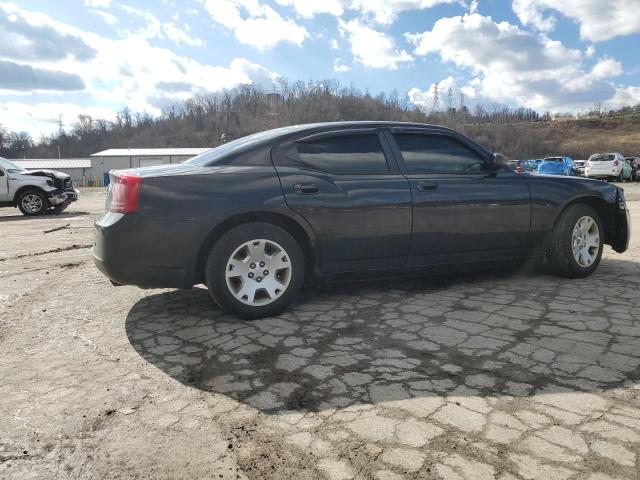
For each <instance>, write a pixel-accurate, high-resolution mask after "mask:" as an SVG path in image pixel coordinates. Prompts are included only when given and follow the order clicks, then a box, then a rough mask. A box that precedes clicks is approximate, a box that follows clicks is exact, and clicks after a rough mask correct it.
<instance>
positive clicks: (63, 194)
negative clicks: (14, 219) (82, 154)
mask: <svg viewBox="0 0 640 480" xmlns="http://www.w3.org/2000/svg"><path fill="white" fill-rule="evenodd" d="M78 196H79V193H78V191H77V190H76V189H74V188H73V185H72V184H71V177H70V176H69V175H67V174H66V173H62V172H56V171H54V170H30V171H29V170H25V169H24V168H21V167H19V166H18V165H16V164H15V163H13V162H10V161H9V160H7V159H6V158H2V157H0V207H18V208H19V209H20V211H21V212H22V213H23V214H24V215H29V216H33V215H42V214H44V213H60V212H62V211H63V210H64V209H65V208H67V206H68V205H69V204H70V203H71V202H75V201H76V200H77V199H78Z"/></svg>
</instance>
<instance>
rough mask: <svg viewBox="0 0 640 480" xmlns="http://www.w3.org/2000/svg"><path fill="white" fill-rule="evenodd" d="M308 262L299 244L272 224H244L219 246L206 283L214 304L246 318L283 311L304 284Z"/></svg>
mask: <svg viewBox="0 0 640 480" xmlns="http://www.w3.org/2000/svg"><path fill="white" fill-rule="evenodd" d="M304 276H305V261H304V255H303V252H302V249H301V248H300V245H299V244H298V242H297V241H296V240H295V238H293V237H292V236H291V235H290V234H289V233H288V232H287V231H285V230H284V229H282V228H280V227H278V226H276V225H272V224H269V223H261V222H255V223H246V224H243V225H239V226H237V227H235V228H233V229H231V230H229V231H228V232H226V233H225V234H224V235H222V236H221V237H220V238H219V239H218V241H217V242H216V243H215V244H214V246H213V247H212V249H211V252H210V253H209V257H208V259H207V264H206V270H205V279H206V284H207V287H208V289H209V292H210V293H211V296H212V297H213V299H214V300H215V302H216V303H217V304H218V305H219V306H220V307H221V308H222V309H223V310H225V311H227V312H229V313H232V314H234V315H237V316H238V317H241V318H244V319H256V318H266V317H272V316H274V315H278V314H280V313H281V312H283V311H284V310H285V309H286V308H287V307H288V306H289V305H290V304H291V302H292V301H293V299H294V298H295V297H296V296H297V295H298V293H299V292H300V289H301V288H302V285H303V283H304Z"/></svg>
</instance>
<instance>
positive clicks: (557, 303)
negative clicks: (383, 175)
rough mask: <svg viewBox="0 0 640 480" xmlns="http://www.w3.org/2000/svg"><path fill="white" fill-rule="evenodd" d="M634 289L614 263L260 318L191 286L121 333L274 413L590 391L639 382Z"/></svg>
mask: <svg viewBox="0 0 640 480" xmlns="http://www.w3.org/2000/svg"><path fill="white" fill-rule="evenodd" d="M639 287H640V272H639V271H638V264H637V263H634V262H629V261H619V260H610V259H606V260H603V262H602V264H601V266H600V268H599V270H598V272H596V274H594V275H592V276H591V277H589V278H587V279H577V280H567V279H559V278H555V277H551V276H546V275H544V274H539V273H522V272H518V271H513V270H511V271H501V272H497V273H474V274H464V275H458V276H449V277H442V276H440V277H433V278H410V279H404V280H391V281H390V280H385V281H370V282H365V283H362V282H359V283H336V284H331V285H330V286H328V287H326V288H323V289H322V290H320V289H317V288H313V289H307V290H306V291H304V292H303V294H302V295H301V297H300V299H299V300H298V301H297V302H296V303H295V304H294V305H293V306H292V308H291V309H290V310H289V311H288V312H287V313H285V314H283V315H281V316H279V317H277V318H270V319H263V320H255V321H243V320H238V319H236V318H234V317H232V316H229V315H227V314H225V313H223V312H222V311H220V310H219V309H218V308H217V307H216V306H214V304H213V302H212V301H211V299H210V297H209V295H208V292H207V291H206V290H205V289H203V288H195V289H193V290H188V291H171V292H166V293H160V294H155V295H150V296H148V297H145V298H143V299H142V300H140V301H139V302H138V303H137V304H136V305H134V306H133V308H132V309H131V311H130V312H129V314H128V316H127V319H126V331H127V335H128V338H129V341H130V342H131V345H132V346H133V347H134V348H135V349H136V351H137V352H138V353H139V354H140V355H141V356H142V357H143V358H144V359H145V360H146V361H148V362H150V363H151V364H153V365H155V366H156V367H157V368H159V369H160V370H162V371H163V372H165V373H166V374H167V375H169V376H171V377H172V378H174V379H176V380H178V381H180V382H182V383H183V384H185V385H189V386H192V387H196V388H199V389H201V390H204V391H208V392H215V393H219V394H223V395H226V396H229V397H231V398H234V399H236V400H238V401H240V402H244V403H246V404H248V405H252V406H253V407H255V408H258V409H260V410H262V411H264V412H266V413H277V412H279V411H284V410H303V411H320V410H325V409H333V408H341V407H346V406H354V405H359V404H370V403H375V404H377V403H381V402H394V401H397V400H407V399H424V398H426V397H436V396H459V397H464V396H477V395H481V396H503V395H510V396H530V395H534V394H536V395H539V394H545V393H555V392H561V393H564V392H572V391H576V392H585V391H596V390H601V389H610V388H616V387H620V386H625V385H635V384H636V383H637V382H638V380H639V379H640V368H639V367H640V322H639V320H640V315H639V314H638V313H634V312H638V307H639V306H640V300H639V299H638V295H637V293H636V292H637V291H638V288H639ZM634 309H635V311H634Z"/></svg>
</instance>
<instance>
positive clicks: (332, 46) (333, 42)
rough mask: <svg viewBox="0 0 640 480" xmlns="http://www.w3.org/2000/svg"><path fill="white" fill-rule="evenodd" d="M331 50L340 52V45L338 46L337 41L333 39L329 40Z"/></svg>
mask: <svg viewBox="0 0 640 480" xmlns="http://www.w3.org/2000/svg"><path fill="white" fill-rule="evenodd" d="M331 49H332V50H340V45H339V44H338V40H336V39H335V38H332V39H331Z"/></svg>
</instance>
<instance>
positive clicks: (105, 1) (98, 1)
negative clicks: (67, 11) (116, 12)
mask: <svg viewBox="0 0 640 480" xmlns="http://www.w3.org/2000/svg"><path fill="white" fill-rule="evenodd" d="M84 4H85V5H86V6H87V7H90V8H109V7H110V6H111V0H84Z"/></svg>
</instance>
